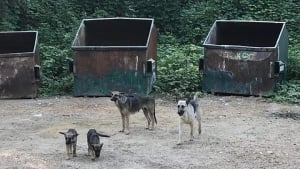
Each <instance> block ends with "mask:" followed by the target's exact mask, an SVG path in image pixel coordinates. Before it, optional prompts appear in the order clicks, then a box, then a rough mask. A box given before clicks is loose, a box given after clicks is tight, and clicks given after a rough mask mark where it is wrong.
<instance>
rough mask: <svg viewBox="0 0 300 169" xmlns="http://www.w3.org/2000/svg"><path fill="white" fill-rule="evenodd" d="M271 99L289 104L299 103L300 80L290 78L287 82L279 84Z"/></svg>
mask: <svg viewBox="0 0 300 169" xmlns="http://www.w3.org/2000/svg"><path fill="white" fill-rule="evenodd" d="M272 99H273V100H275V101H278V102H286V103H291V104H300V80H290V81H289V82H288V83H287V84H284V85H281V86H280V87H279V89H278V91H277V92H276V93H275V95H274V96H273V97H272Z"/></svg>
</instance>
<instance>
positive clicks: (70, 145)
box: [59, 129, 79, 159]
mask: <svg viewBox="0 0 300 169" xmlns="http://www.w3.org/2000/svg"><path fill="white" fill-rule="evenodd" d="M59 133H60V134H63V135H64V136H65V140H66V148H67V156H68V157H67V159H70V157H71V155H73V157H76V144H77V136H78V135H79V134H78V133H77V131H76V130H75V129H69V130H68V131H67V132H59Z"/></svg>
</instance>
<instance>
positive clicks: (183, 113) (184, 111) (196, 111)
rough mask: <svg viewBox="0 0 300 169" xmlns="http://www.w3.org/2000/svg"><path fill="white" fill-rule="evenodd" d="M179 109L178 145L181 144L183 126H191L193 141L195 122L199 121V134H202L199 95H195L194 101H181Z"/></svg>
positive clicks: (191, 139)
mask: <svg viewBox="0 0 300 169" xmlns="http://www.w3.org/2000/svg"><path fill="white" fill-rule="evenodd" d="M177 107H178V112H177V113H178V115H179V139H178V143H177V144H181V134H182V125H183V124H189V125H190V128H191V132H190V141H193V138H194V124H195V120H197V121H198V133H199V134H201V116H200V114H201V108H200V107H199V101H198V93H196V94H195V95H194V98H193V100H187V101H186V100H179V101H178V104H177Z"/></svg>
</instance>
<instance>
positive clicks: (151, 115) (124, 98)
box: [111, 91, 157, 134]
mask: <svg viewBox="0 0 300 169" xmlns="http://www.w3.org/2000/svg"><path fill="white" fill-rule="evenodd" d="M111 101H114V102H115V104H116V106H117V107H118V109H119V110H120V113H121V116H122V130H121V131H120V132H125V134H129V133H130V132H129V116H130V114H134V113H136V112H138V111H139V110H141V109H142V110H143V112H144V115H145V117H146V119H147V127H146V129H150V130H152V129H154V122H155V123H156V124H157V120H156V117H155V99H154V98H152V97H148V96H140V95H137V94H125V93H122V92H118V91H114V92H112V96H111ZM150 123H151V126H150Z"/></svg>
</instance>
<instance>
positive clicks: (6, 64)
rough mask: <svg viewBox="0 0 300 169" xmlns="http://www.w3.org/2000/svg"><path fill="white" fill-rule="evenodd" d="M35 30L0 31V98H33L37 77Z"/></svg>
mask: <svg viewBox="0 0 300 169" xmlns="http://www.w3.org/2000/svg"><path fill="white" fill-rule="evenodd" d="M37 36H38V35H37V32H32V31H30V32H29V31H26V32H0V43H1V44H4V45H1V47H0V98H35V97H37V91H38V87H39V79H36V77H35V69H34V67H35V66H36V65H39V54H38V49H37Z"/></svg>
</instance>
